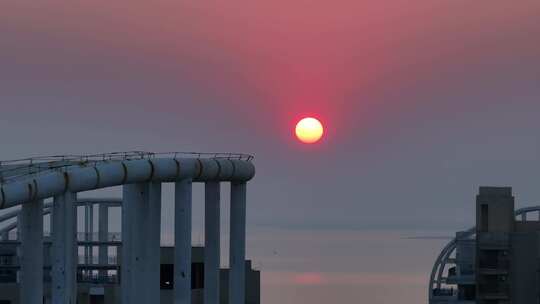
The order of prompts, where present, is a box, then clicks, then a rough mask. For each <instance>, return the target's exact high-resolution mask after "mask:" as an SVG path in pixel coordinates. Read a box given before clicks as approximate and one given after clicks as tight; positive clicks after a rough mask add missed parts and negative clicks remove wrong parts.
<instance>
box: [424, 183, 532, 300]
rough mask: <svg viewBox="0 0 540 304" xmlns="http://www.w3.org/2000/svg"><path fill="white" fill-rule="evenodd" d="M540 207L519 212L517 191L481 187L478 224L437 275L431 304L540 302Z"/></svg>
mask: <svg viewBox="0 0 540 304" xmlns="http://www.w3.org/2000/svg"><path fill="white" fill-rule="evenodd" d="M539 245H540V207H527V208H523V209H519V210H515V202H514V197H513V195H512V189H511V188H509V187H481V188H480V191H479V194H478V196H477V198H476V226H475V227H474V228H471V229H469V230H466V231H463V232H458V233H457V234H456V237H455V238H454V239H453V240H452V241H451V242H450V243H449V244H448V245H447V246H446V247H445V248H444V249H443V251H442V252H441V254H440V255H439V257H438V259H437V261H436V263H435V265H434V267H433V271H432V274H431V278H430V290H429V302H430V304H443V303H444V304H451V303H452V304H472V303H477V304H510V303H511V304H531V303H540V280H539V273H540V250H539Z"/></svg>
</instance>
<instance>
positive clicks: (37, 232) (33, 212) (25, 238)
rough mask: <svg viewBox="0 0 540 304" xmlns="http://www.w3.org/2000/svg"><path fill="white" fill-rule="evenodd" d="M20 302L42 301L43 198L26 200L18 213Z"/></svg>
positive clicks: (24, 303)
mask: <svg viewBox="0 0 540 304" xmlns="http://www.w3.org/2000/svg"><path fill="white" fill-rule="evenodd" d="M20 220H21V222H20V226H19V227H18V228H19V230H20V238H21V246H20V255H21V256H20V264H21V275H20V287H19V288H20V303H21V304H42V303H43V200H36V201H33V202H27V203H24V204H23V205H22V209H21V213H20Z"/></svg>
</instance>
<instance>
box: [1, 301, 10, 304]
mask: <svg viewBox="0 0 540 304" xmlns="http://www.w3.org/2000/svg"><path fill="white" fill-rule="evenodd" d="M0 304H11V301H9V300H0Z"/></svg>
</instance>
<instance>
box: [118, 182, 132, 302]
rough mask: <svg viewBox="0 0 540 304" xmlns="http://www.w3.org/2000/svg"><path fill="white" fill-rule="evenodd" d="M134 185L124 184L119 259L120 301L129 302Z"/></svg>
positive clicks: (130, 294) (130, 293)
mask: <svg viewBox="0 0 540 304" xmlns="http://www.w3.org/2000/svg"><path fill="white" fill-rule="evenodd" d="M133 192H134V185H124V186H123V195H122V207H121V208H122V210H121V211H122V234H121V238H122V247H121V260H120V287H121V303H122V304H129V303H131V297H132V288H133V287H132V282H131V273H132V271H133V267H132V263H131V254H132V245H133V240H132V234H133V233H132V232H133V231H132V229H133V227H132V221H133V220H132V213H133V212H132V209H133V207H132V203H133V196H134V194H133Z"/></svg>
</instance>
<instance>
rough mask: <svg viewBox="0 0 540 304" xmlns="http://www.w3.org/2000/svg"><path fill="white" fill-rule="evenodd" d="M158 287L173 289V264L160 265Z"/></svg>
mask: <svg viewBox="0 0 540 304" xmlns="http://www.w3.org/2000/svg"><path fill="white" fill-rule="evenodd" d="M160 278H161V279H160V286H161V289H173V287H174V265H173V264H161V273H160Z"/></svg>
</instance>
